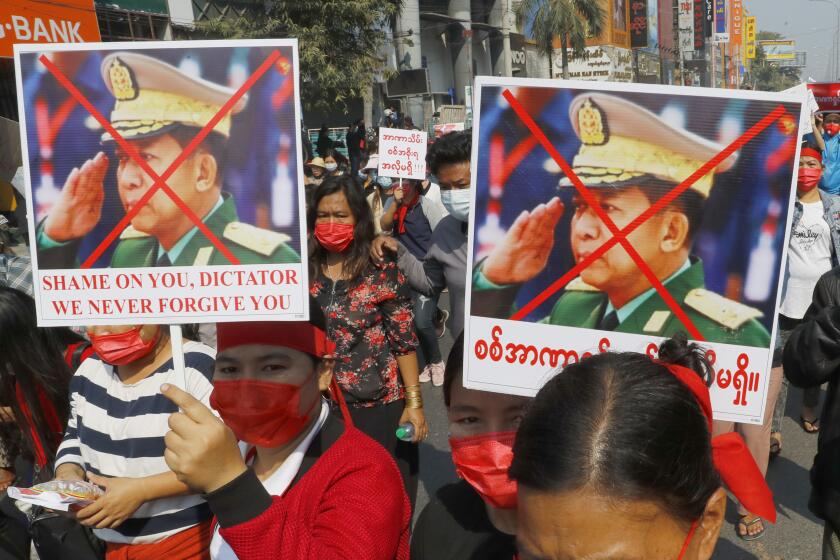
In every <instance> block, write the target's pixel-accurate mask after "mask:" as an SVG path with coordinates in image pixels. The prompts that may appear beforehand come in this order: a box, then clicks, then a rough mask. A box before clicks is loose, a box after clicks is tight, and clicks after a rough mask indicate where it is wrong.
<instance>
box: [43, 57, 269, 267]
mask: <svg viewBox="0 0 840 560" xmlns="http://www.w3.org/2000/svg"><path fill="white" fill-rule="evenodd" d="M279 57H280V52H279V51H277V50H275V51H272V53H271V54H269V55H268V57H267V58H266V59H265V61H264V62H263V63H262V64H261V65H260V67H259V68H257V70H256V71H255V72H254V73H253V74H251V76H250V77H249V78H248V79H247V80H246V81H245V83H244V84H242V86H241V87H240V88H239V89H238V90H237V91H236V93H234V94H233V96H232V97H231V98H230V99H228V100H227V102H226V103H225V104H224V105H222V108H221V109H219V112H218V113H216V115H215V116H214V117H213V118H212V119H210V122H208V123H207V124H206V125H205V126H204V128H202V129H201V131H200V132H199V133H198V134H197V135H196V136H195V138H193V139H192V141H190V143H189V144H187V146H186V147H185V148H184V149H183V151H182V152H181V153H180V154H179V155H178V157H177V158H175V160H174V161H173V162H172V164H170V166H169V167H168V168H166V171H164V172H163V174H162V175H158V174H157V173H155V171H154V169H152V168H151V166H150V165H149V164H148V162H147V161H146V160H144V159H143V158H142V157H140V153H139V152H138V151H137V148H135V147H134V146H133V145H132V144H131V143H130V142H128V141H127V140H125V138H123V137H122V136H121V135H120V133H119V132H117V131H116V130H115V129H114V127H113V126H112V125H111V123H110V122H109V121H108V119H106V118H105V117H103V116H102V114H101V113H100V112H99V111H97V109H96V107H94V106H93V104H91V102H90V101H88V100H87V99H86V98H85V96H84V95H83V94H82V92H80V91H79V89H78V88H77V87H76V86H74V85H73V84H72V83H71V82H70V80H69V79H68V78H67V76H65V75H64V74H63V73H62V72H61V70H59V69H58V68H57V67H56V66H55V64H53V63H52V62H51V61H50V60H49V59H48V58H47V57H46V56H44V55H41V57H40V58H39V60H40V61H41V64H43V65H44V66H46V67H47V70H49V71H50V73H51V74H52V75H53V76H54V77H55V79H56V80H58V83H60V84H61V85H62V86H63V87H64V88H65V89H66V90H67V91H68V92H69V93H70V95H72V96H73V97H74V98H75V99H76V101H78V102H79V104H80V105H82V106H83V107H84V108H85V109H87V111H88V113H90V114H91V116H93V118H95V119H96V120H97V121H98V122H99V124H100V125H102V128H104V129H105V130H107V131H108V133H109V134H110V135H111V136H112V137H113V139H114V141H116V142H117V144H119V145H120V147H121V148H122V149H123V150H125V152H126V153H127V154H128V155H129V157H131V159H132V160H133V161H134V162H135V163H136V164H137V165H139V166H140V168H141V169H143V171H145V172H146V174H147V175H148V176H149V177H151V178H152V181H154V183H153V184H152V186H151V187H150V188H149V190H147V191H146V193H145V194H144V195H143V196H142V197H140V199H139V200H138V201H137V204H135V205H134V207H132V208H131V210H129V211H128V212H127V213H126V214H125V216H124V217H123V219H122V220H120V222H119V223H118V224H117V225H116V227H115V228H114V229H113V230H112V231H111V232H110V233H109V234H108V235H107V236H106V237H105V239H103V240H102V243H100V244H99V245H98V246H97V247H96V249H94V251H93V252H92V253H91V254H90V256H89V257H88V258H87V259H86V260H85V262H84V263H82V266H81V268H90V267H91V266H92V265H93V263H95V262H96V260H97V259H98V258H99V257H100V256H101V255H102V253H104V252H105V250H106V249H107V248H108V247H109V246H110V245H111V243H113V242H114V240H115V239H116V238H117V237H119V235H120V234H121V233H122V231H123V230H124V229H125V228H126V227H128V225H129V224H130V223H131V220H132V219H134V216H136V215H137V213H138V212H140V210H142V208H143V206H145V205H146V203H148V202H149V200H150V199H151V198H152V196H154V194H155V193H156V192H157V191H158V190H162V191H163V192H164V193H166V195H167V196H168V197H169V198H170V199H172V201H173V202H174V203H175V204H176V205H177V206H178V208H180V209H181V211H182V212H183V213H184V215H186V216H187V217H188V218H189V219H190V221H191V222H192V223H193V224H195V226H196V227H197V228H198V229H199V230H200V231H201V233H203V234H204V235H205V236H206V237H207V239H208V240H210V242H211V243H212V244H213V245H215V247H216V248H217V249H218V250H219V252H221V253H222V254H223V255H224V256H225V257H226V258H227V259H228V260H229V261H230V262H231V264H239V259H237V258H236V257H235V256H234V255H233V253H231V252H230V250H229V249H228V248H227V247H225V245H224V243H222V242H221V241H220V240H219V238H218V237H216V235H215V234H214V233H213V232H212V231H210V229H209V228H208V227H207V226H206V225H205V224H204V222H203V221H201V218H200V217H198V216H197V215H196V214H195V212H193V211H192V209H191V208H190V207H189V206H187V204H186V203H185V202H184V201H183V200H181V197H179V196H178V195H177V194H175V192H174V191H173V190H172V189H171V188H170V187H169V185H167V184H166V181H167V180H168V179H169V178H170V177H171V176H172V174H173V173H175V171H176V170H177V169H178V167H179V166H180V165H181V164H182V163H184V161H185V160H186V159H187V158H188V157H190V154H192V152H193V151H195V149H196V148H197V147H198V145H199V144H201V142H202V141H203V140H204V139H205V138H206V137H207V135H208V134H210V133H211V132H212V131H213V128H214V127H215V126H216V124H217V123H218V122H219V121H220V120H222V119H223V118H224V116H225V115H227V113H228V111H230V110H231V108H232V107H233V106H234V105H235V104H236V102H237V101H239V99H241V98H242V96H243V95H245V93H246V92H247V91H248V90H249V89H251V87H253V85H254V84H255V83H256V82H257V80H259V79H260V78H261V77H262V75H263V74H265V73H266V72H267V71H268V69H269V68H271V66H272V64H274V62H275V61H276V60H277V59H278V58H279Z"/></svg>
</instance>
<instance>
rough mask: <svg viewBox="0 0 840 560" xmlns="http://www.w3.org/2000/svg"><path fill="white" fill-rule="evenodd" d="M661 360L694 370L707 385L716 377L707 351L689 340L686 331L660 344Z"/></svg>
mask: <svg viewBox="0 0 840 560" xmlns="http://www.w3.org/2000/svg"><path fill="white" fill-rule="evenodd" d="M659 360H660V361H661V362H664V363H666V364H673V365H678V366H682V367H686V368H688V369H690V370H694V371H695V372H697V375H699V376H700V378H701V379H703V381H705V382H706V385H711V382H712V379H714V370H713V369H712V365H711V364H710V363H709V360H708V359H707V358H706V351H705V350H704V349H703V348H702V347H701V346H700V345H699V344H695V343H694V342H689V341H688V338H687V337H686V335H685V334H684V333H678V334H675V335H674V336H672V337H671V338H669V339H668V340H665V341H663V342H662V344H660V345H659Z"/></svg>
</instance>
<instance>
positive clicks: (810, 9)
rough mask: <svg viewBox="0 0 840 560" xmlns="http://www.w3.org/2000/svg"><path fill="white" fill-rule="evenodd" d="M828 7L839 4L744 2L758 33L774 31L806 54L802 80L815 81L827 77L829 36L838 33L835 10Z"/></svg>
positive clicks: (829, 1) (809, 0)
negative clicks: (809, 78) (806, 63)
mask: <svg viewBox="0 0 840 560" xmlns="http://www.w3.org/2000/svg"><path fill="white" fill-rule="evenodd" d="M829 4H835V5H840V0H824V1H823V0H820V1H816V0H744V7H745V8H746V9H747V10H748V11H749V12H750V14H751V15H754V16H756V18H757V19H756V23H757V24H758V30H759V31H778V32H779V33H781V34H782V35H784V37H785V38H786V39H794V40H795V41H796V50H798V51H805V52H807V53H808V55H807V56H808V67H807V68H806V69H805V72H803V73H802V79H803V80H806V79H807V78H808V77H809V76H810V77H812V78H814V79H815V80H817V81H822V80H825V79H827V78H828V77H829V75H828V72H827V70H828V63H829V59H830V57H831V44H832V35H833V34H835V33H838V30H837V23H836V21H837V11H836V10H835V9H834V8H832V7H831V6H830V5H829Z"/></svg>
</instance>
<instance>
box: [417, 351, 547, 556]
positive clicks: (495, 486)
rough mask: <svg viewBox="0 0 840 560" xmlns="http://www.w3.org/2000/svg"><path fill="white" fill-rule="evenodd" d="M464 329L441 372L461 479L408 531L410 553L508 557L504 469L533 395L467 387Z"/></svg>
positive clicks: (508, 491) (511, 533) (509, 490)
mask: <svg viewBox="0 0 840 560" xmlns="http://www.w3.org/2000/svg"><path fill="white" fill-rule="evenodd" d="M463 355H464V335H463V334H461V336H459V337H458V340H456V341H455V345H454V346H453V347H452V351H451V352H450V353H449V359H448V360H447V362H446V370H445V372H444V376H443V400H444V403H445V404H446V412H447V415H448V416H449V435H450V438H449V445H450V447H451V448H452V461H453V462H454V463H455V470H456V471H457V473H458V476H459V477H460V478H461V479H462V480H461V481H460V482H456V483H455V484H449V485H447V486H444V487H443V488H441V489H440V490H439V491H438V492H437V494H436V495H435V497H434V499H433V500H432V501H431V502H429V504H428V505H427V506H426V507H425V508H424V509H423V511H422V513H421V514H420V517H419V518H418V520H417V524H416V525H415V526H414V534H413V535H412V538H411V558H412V560H463V559H464V558H481V559H482V560H512V559H513V558H514V557H515V554H516V483H515V482H513V481H511V480H510V479H509V478H508V475H507V471H508V468H510V462H511V460H512V459H513V440H514V437H515V436H516V429H517V428H518V427H519V423H520V421H521V420H522V417H523V416H524V414H525V409H526V407H527V406H528V403H529V402H530V401H531V399H529V398H527V397H519V396H516V395H505V394H503V393H489V392H486V391H477V390H473V389H466V388H465V387H464V386H463V380H462V374H463V372H462V370H463V363H464V360H463Z"/></svg>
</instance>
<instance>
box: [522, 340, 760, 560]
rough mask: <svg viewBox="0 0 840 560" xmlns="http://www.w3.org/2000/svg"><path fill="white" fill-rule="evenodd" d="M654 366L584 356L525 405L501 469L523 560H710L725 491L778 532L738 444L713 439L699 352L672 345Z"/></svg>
mask: <svg viewBox="0 0 840 560" xmlns="http://www.w3.org/2000/svg"><path fill="white" fill-rule="evenodd" d="M659 356H660V359H661V360H662V361H654V360H651V359H650V358H648V357H647V356H645V355H643V354H636V353H630V352H628V353H607V354H598V355H595V356H592V357H591V358H587V359H585V360H583V361H581V362H580V363H577V364H573V365H571V366H569V367H567V368H566V369H565V370H563V372H562V373H560V374H559V375H556V376H555V377H554V378H553V379H552V380H551V381H549V382H548V383H547V384H546V385H545V386H544V387H543V388H542V389H541V390H540V392H539V393H538V394H537V396H536V397H535V398H534V401H533V403H532V404H531V407H530V408H529V410H528V413H527V414H526V416H525V419H524V420H523V422H522V425H521V426H520V428H519V431H518V433H517V436H516V443H515V445H514V449H513V455H514V459H513V465H512V467H511V469H510V475H511V477H512V478H514V479H515V480H516V481H517V483H518V484H519V493H518V506H517V512H518V515H517V543H518V546H519V550H520V558H521V560H536V559H541V560H542V559H557V560H559V559H566V558H628V559H629V558H633V559H636V558H638V559H644V560H674V559H675V558H676V559H678V560H708V559H709V558H711V557H712V553H713V551H714V548H715V543H716V542H717V540H718V535H719V533H720V527H721V524H722V523H723V519H724V513H725V511H726V492H725V491H724V490H723V485H724V484H726V485H727V486H728V487H729V489H730V490H731V491H732V493H733V494H735V496H736V497H737V498H738V499H739V500H740V501H741V503H742V504H744V505H745V506H746V507H747V508H748V509H749V510H750V511H753V512H755V513H756V514H758V515H761V516H762V517H764V518H766V519H770V520H773V521H774V520H775V518H776V513H775V507H774V505H773V497H772V494H771V493H770V490H769V489H768V488H767V485H766V483H765V482H764V477H763V476H762V475H761V473H760V472H759V470H758V468H757V467H756V465H755V461H753V459H752V457H751V456H750V454H749V451H748V450H747V448H746V446H745V445H744V443H743V441H742V440H741V438H740V436H739V435H737V434H734V433H730V434H727V435H725V436H719V437H716V438H712V437H711V431H712V407H711V403H710V399H709V391H708V388H707V386H706V382H707V381H706V380H707V379H708V375H709V374H710V371H711V368H710V367H709V364H708V362H707V361H706V360H705V358H704V357H703V354H702V351H701V350H700V349H699V348H698V347H697V346H695V345H689V344H687V343H686V341H685V339H681V340H675V339H671V340H667V341H665V342H663V343H662V345H661V347H660V352H659Z"/></svg>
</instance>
